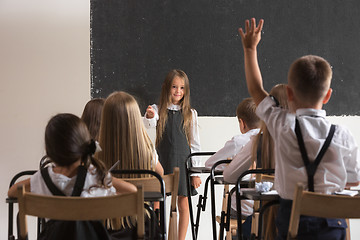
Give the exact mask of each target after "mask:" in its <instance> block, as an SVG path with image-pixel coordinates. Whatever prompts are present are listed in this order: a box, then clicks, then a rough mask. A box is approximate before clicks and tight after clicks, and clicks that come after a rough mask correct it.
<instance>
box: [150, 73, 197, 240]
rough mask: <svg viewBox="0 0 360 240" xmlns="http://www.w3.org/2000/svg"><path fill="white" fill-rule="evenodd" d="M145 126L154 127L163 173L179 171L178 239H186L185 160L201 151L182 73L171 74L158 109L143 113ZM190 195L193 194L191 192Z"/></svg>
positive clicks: (154, 108)
mask: <svg viewBox="0 0 360 240" xmlns="http://www.w3.org/2000/svg"><path fill="white" fill-rule="evenodd" d="M144 123H145V126H146V127H148V128H150V127H156V149H157V151H158V153H159V160H160V162H161V164H162V166H163V167H164V173H165V174H170V173H172V171H173V168H174V167H179V168H180V181H179V193H178V194H179V196H178V209H179V228H178V229H179V239H180V240H183V239H185V236H186V231H187V227H188V224H189V205H188V199H187V197H188V196H187V195H188V194H187V184H186V173H185V160H186V158H187V157H188V155H189V154H190V153H192V152H197V151H200V139H199V131H198V120H197V112H196V110H195V109H192V108H191V105H190V85H189V79H188V77H187V75H186V74H185V72H184V71H182V70H178V69H174V70H171V71H170V72H169V73H168V74H167V76H166V78H165V80H164V82H163V84H162V88H161V95H160V102H159V105H155V104H154V105H151V106H149V107H148V108H147V109H146V114H145V118H144ZM192 164H193V166H199V165H200V163H199V162H198V159H193V162H192ZM191 182H192V186H193V188H198V187H199V186H200V184H201V180H200V177H198V176H192V179H191ZM192 190H193V191H192V194H196V191H195V189H192Z"/></svg>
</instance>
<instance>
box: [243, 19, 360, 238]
mask: <svg viewBox="0 0 360 240" xmlns="http://www.w3.org/2000/svg"><path fill="white" fill-rule="evenodd" d="M263 23H264V21H263V20H260V21H259V25H258V26H256V23H255V19H254V18H253V19H251V26H250V23H249V20H247V21H246V22H245V33H244V31H243V30H242V29H241V28H240V29H239V33H240V35H241V39H242V45H243V49H244V63H245V75H246V83H247V86H248V91H249V93H250V95H251V96H252V97H253V99H254V102H255V104H256V105H257V106H258V107H257V109H256V113H257V115H258V116H259V117H260V119H262V120H263V121H264V122H265V124H266V126H267V128H268V130H269V132H270V135H271V136H272V138H273V140H274V147H275V165H276V171H275V188H276V190H277V191H278V193H279V196H280V197H281V200H280V208H279V212H278V216H277V219H276V225H277V228H278V237H277V239H286V237H287V232H288V226H289V219H290V213H291V206H292V199H293V197H294V190H295V186H296V184H297V183H299V182H300V183H302V184H303V185H304V187H305V189H307V190H309V191H314V192H319V193H324V194H333V193H334V192H336V191H341V190H343V189H344V188H345V187H346V186H352V185H358V184H359V181H360V162H359V152H358V147H357V144H356V142H355V140H354V138H353V136H352V135H351V133H350V132H349V131H348V130H347V129H345V128H344V127H341V126H335V129H334V128H333V126H332V125H331V123H329V122H328V121H327V120H326V119H325V117H326V113H325V111H324V110H322V107H323V104H326V103H327V102H328V101H329V99H330V96H331V93H332V89H331V88H330V83H331V77H332V70H331V66H330V64H329V63H328V62H327V61H326V60H325V59H324V58H321V57H318V56H314V55H308V56H304V57H301V58H299V59H297V60H296V61H295V62H294V63H293V64H292V65H291V66H290V69H289V73H288V86H287V96H288V102H289V110H286V109H281V108H279V107H277V106H276V102H275V101H274V100H273V99H272V98H271V97H270V96H269V94H268V93H267V92H266V91H265V90H264V88H263V81H262V76H261V72H260V68H259V65H258V59H257V45H258V43H259V42H260V39H261V30H262V26H263ZM329 133H330V134H329ZM332 133H333V137H332V139H331V136H332ZM329 136H330V138H329V140H330V139H331V141H330V145H328V148H327V150H325V153H324V155H323V158H319V157H318V154H319V151H320V149H321V148H323V145H324V142H325V141H326V139H328V137H329ZM301 140H303V141H301ZM301 145H304V148H305V149H303V151H300V147H299V146H301ZM306 151H307V154H306ZM306 158H308V159H306ZM309 159H310V161H309ZM314 159H316V160H315V161H314ZM315 164H316V165H315ZM309 165H310V167H315V170H316V171H314V173H313V174H311V172H308V171H307V169H308V167H307V166H309ZM316 167H317V168H316ZM339 207H340V206H339ZM346 227H347V225H346V222H345V220H344V219H327V218H317V217H309V216H301V217H300V222H299V231H298V239H345V235H346V234H345V229H346Z"/></svg>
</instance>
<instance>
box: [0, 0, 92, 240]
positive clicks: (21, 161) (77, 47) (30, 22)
mask: <svg viewBox="0 0 360 240" xmlns="http://www.w3.org/2000/svg"><path fill="white" fill-rule="evenodd" d="M89 15H90V5H89V1H87V0H80V1H70V0H61V1H60V0H57V1H45V0H44V1H39V0H34V1H27V0H1V1H0V36H1V38H0V82H1V86H0V102H1V109H2V111H1V113H0V121H1V124H0V126H1V133H2V134H1V139H0V153H1V160H0V161H1V169H0V181H1V186H0V189H1V191H0V192H1V199H2V201H1V202H2V204H0V209H1V211H0V212H1V213H2V214H1V217H0V225H1V226H2V227H1V228H0V239H6V235H7V227H5V226H7V205H6V204H5V197H6V195H7V189H8V184H9V182H10V179H11V178H12V176H14V175H15V173H17V172H19V171H21V170H25V169H36V168H37V167H38V163H39V160H40V158H41V157H42V156H43V154H44V150H43V148H44V147H43V134H44V129H45V125H46V123H47V121H48V119H49V118H50V117H51V116H52V115H54V114H56V113H59V112H70V113H74V114H77V115H80V114H81V113H82V109H83V106H84V105H85V103H86V102H87V101H88V100H89V99H90V51H89V49H90V31H89V29H90V21H89V19H90V17H89Z"/></svg>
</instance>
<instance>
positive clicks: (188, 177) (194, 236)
mask: <svg viewBox="0 0 360 240" xmlns="http://www.w3.org/2000/svg"><path fill="white" fill-rule="evenodd" d="M185 169H186V183H187V193H188V203H189V212H190V224H191V226H190V228H191V234H192V237H193V240H196V238H197V236H196V234H195V227H194V215H193V209H192V202H191V191H190V189H191V183H190V173H189V170H188V168H187V166H186V168H185Z"/></svg>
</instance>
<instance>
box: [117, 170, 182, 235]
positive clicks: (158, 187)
mask: <svg viewBox="0 0 360 240" xmlns="http://www.w3.org/2000/svg"><path fill="white" fill-rule="evenodd" d="M111 173H112V174H115V175H118V174H130V173H131V174H150V175H152V176H153V177H146V178H121V179H122V180H124V181H127V182H130V183H132V184H134V185H138V184H141V185H142V186H143V189H144V192H160V193H161V195H162V202H161V205H163V208H164V210H165V208H166V206H165V198H166V196H165V195H166V193H168V194H171V206H170V220H169V221H170V222H169V236H168V238H169V239H177V213H176V209H177V196H178V188H179V177H180V175H179V174H180V170H179V168H178V167H175V168H174V171H173V173H172V174H167V175H164V176H162V177H161V176H160V175H159V174H158V173H156V172H154V171H151V170H112V171H111ZM161 214H163V215H162V216H160V225H161V226H162V228H163V233H166V231H165V230H164V228H165V227H166V226H165V219H166V218H165V211H162V212H161ZM164 235H165V234H164Z"/></svg>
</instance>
